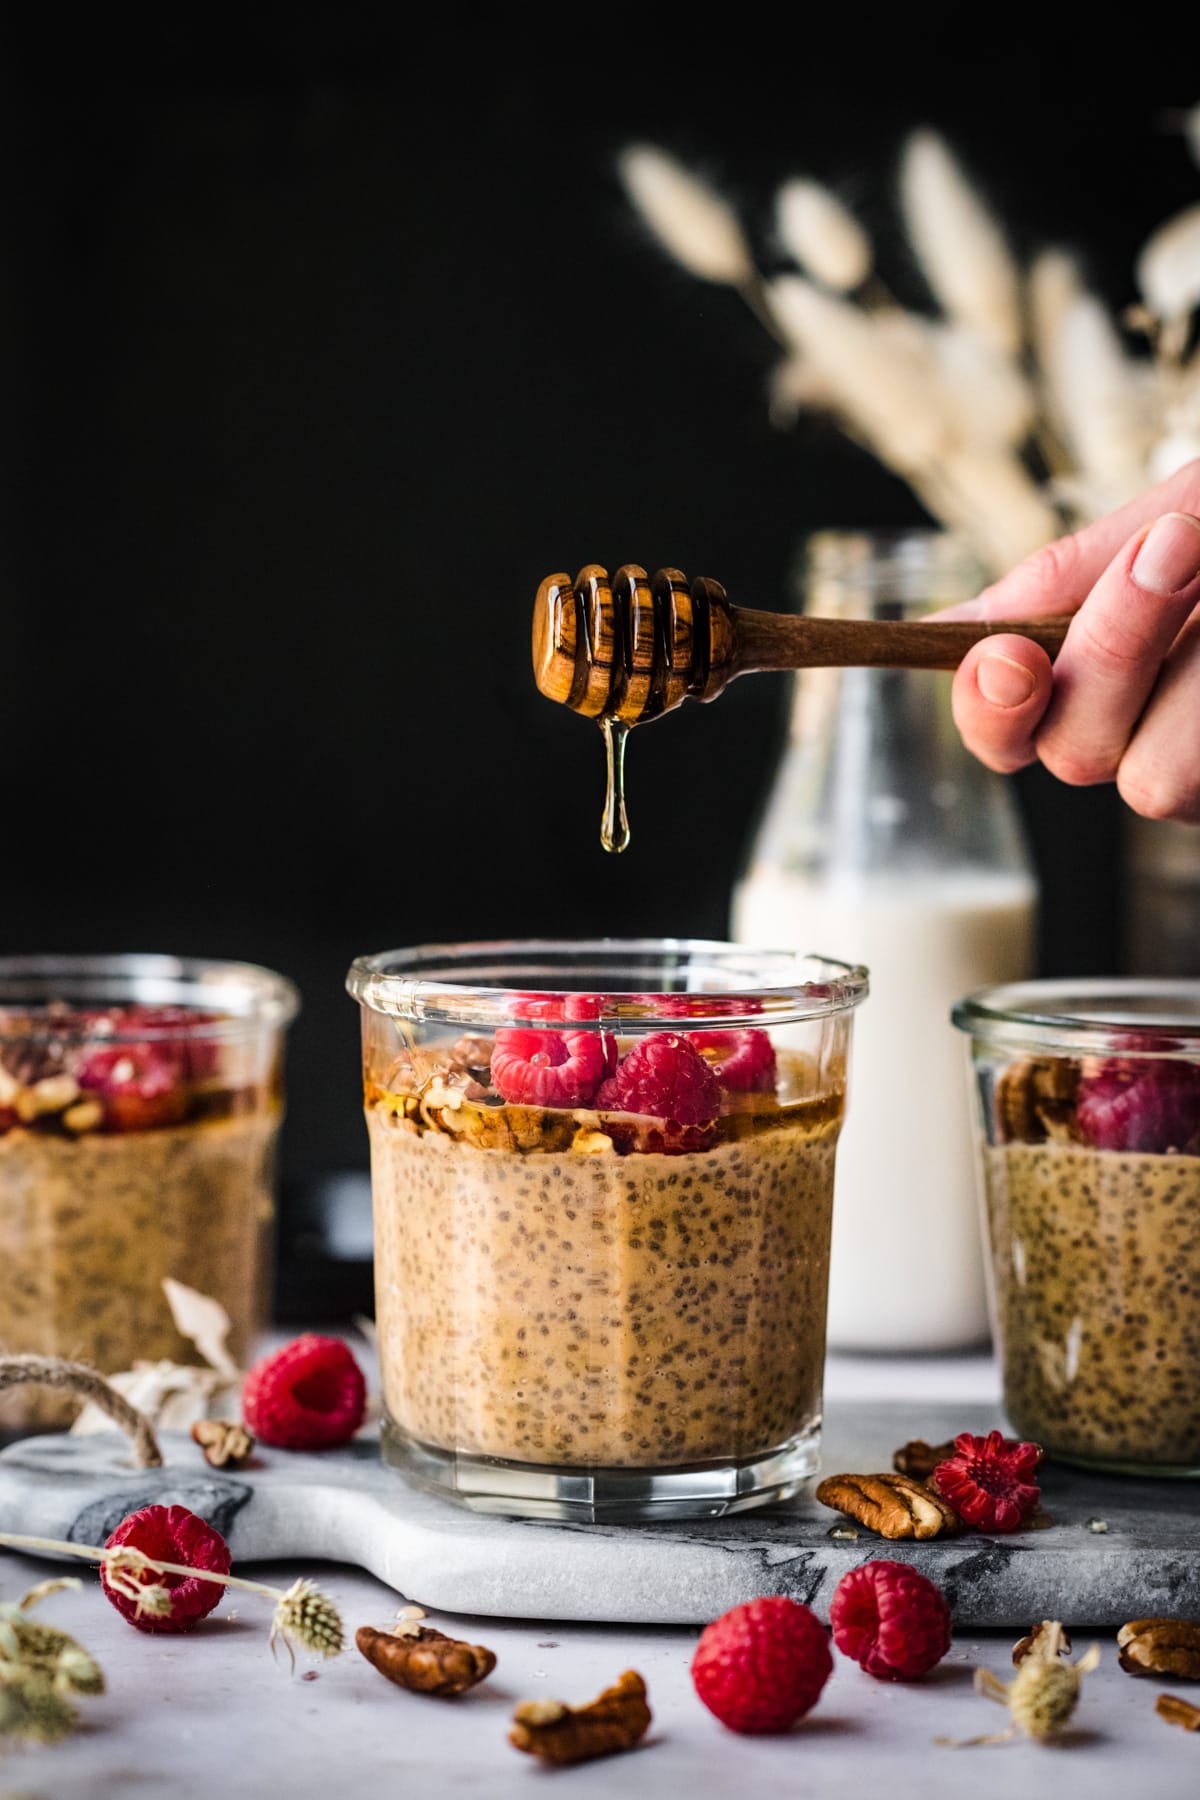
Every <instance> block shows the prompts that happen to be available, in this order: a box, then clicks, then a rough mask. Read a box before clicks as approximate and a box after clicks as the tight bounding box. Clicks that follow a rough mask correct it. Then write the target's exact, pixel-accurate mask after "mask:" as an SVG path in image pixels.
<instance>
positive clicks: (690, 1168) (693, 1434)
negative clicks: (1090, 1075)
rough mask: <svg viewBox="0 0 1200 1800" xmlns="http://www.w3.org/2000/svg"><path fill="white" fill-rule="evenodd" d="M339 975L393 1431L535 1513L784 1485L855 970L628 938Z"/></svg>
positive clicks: (719, 1498)
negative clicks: (413, 975)
mask: <svg viewBox="0 0 1200 1800" xmlns="http://www.w3.org/2000/svg"><path fill="white" fill-rule="evenodd" d="M422 960H424V962H425V965H426V967H427V968H428V970H429V973H428V974H426V973H425V968H421V969H419V970H418V971H417V973H418V974H419V976H420V977H421V978H420V979H416V980H413V979H410V978H409V973H408V971H409V970H410V969H412V968H413V965H414V963H420V962H421V961H422ZM514 965H515V966H514ZM393 969H394V970H395V972H393ZM556 972H558V973H561V975H562V976H565V977H567V978H569V979H571V980H572V981H573V983H574V986H573V987H572V988H570V989H567V988H564V989H562V990H556V991H551V990H549V989H547V988H537V989H536V990H534V991H527V988H526V984H527V983H529V986H530V987H532V983H531V982H530V980H529V978H530V977H531V976H532V977H533V978H534V979H535V980H536V979H537V978H539V977H540V978H542V979H543V980H544V979H545V978H546V977H547V976H549V975H551V974H552V973H556ZM772 978H773V979H774V981H775V983H776V984H777V985H774V986H772V985H770V983H771V980H772ZM668 979H669V980H670V981H672V982H676V983H678V985H679V989H680V990H682V991H673V990H670V989H668V990H667V991H657V990H656V991H650V992H642V991H640V990H641V989H642V988H643V987H645V988H647V989H650V988H653V986H654V984H655V983H656V982H662V983H663V985H664V987H665V986H666V982H667V980H668ZM602 981H603V982H606V983H608V984H610V985H609V986H608V987H607V989H606V991H602V992H596V991H592V987H591V984H592V983H595V984H596V985H597V987H598V986H599V984H600V982H602ZM702 983H703V984H704V988H705V989H706V990H707V991H696V990H697V989H699V988H700V987H701V984H702ZM743 983H745V984H746V986H745V989H743V988H742V984H743ZM349 986H350V990H351V992H352V993H354V994H355V996H356V997H357V998H359V999H360V1001H361V1002H362V1008H363V1014H362V1016H363V1036H364V1072H365V1088H366V1093H365V1099H366V1117H367V1127H368V1133H369V1137H370V1145H371V1180H372V1192H373V1199H374V1210H375V1290H376V1324H377V1328H378V1345H379V1359H380V1373H381V1381H382V1398H383V1442H384V1454H385V1456H386V1457H387V1458H388V1459H389V1460H390V1461H393V1462H395V1463H396V1464H397V1465H398V1466H399V1467H401V1468H403V1469H404V1470H405V1471H406V1472H407V1473H408V1474H409V1475H410V1476H412V1477H414V1478H415V1479H416V1480H418V1481H420V1482H422V1483H423V1484H424V1485H428V1486H432V1487H434V1488H435V1489H437V1490H438V1491H440V1492H443V1493H447V1494H450V1495H452V1496H453V1497H455V1498H458V1499H459V1500H461V1501H463V1502H464V1503H465V1504H468V1505H472V1506H476V1507H479V1508H481V1509H482V1510H495V1511H506V1512H510V1513H511V1512H515V1513H524V1514H542V1515H544V1516H553V1517H578V1518H584V1519H588V1518H610V1517H611V1518H618V1517H620V1518H650V1517H661V1516H667V1515H668V1514H674V1515H676V1516H679V1515H684V1514H689V1513H705V1512H708V1513H713V1512H723V1511H727V1510H730V1509H732V1508H740V1507H744V1506H749V1505H755V1504H760V1503H761V1502H762V1501H763V1500H765V1499H770V1498H777V1497H780V1496H781V1495H782V1494H784V1493H791V1492H794V1491H795V1490H796V1488H797V1486H798V1485H799V1483H800V1481H801V1480H803V1479H804V1478H805V1477H807V1476H808V1475H810V1474H811V1473H813V1471H814V1470H815V1468H816V1466H817V1449H818V1445H819V1439H820V1425H821V1388H822V1376H823V1366H824V1356H825V1309H826V1289H827V1282H828V1272H829V1242H830V1222H831V1208H832V1199H833V1174H834V1158H835V1154H836V1148H837V1141H838V1135H839V1132H840V1130H841V1126H842V1120H843V1115H844V1111H845V1098H846V1065H847V1059H848V1051H849V1036H850V1024H851V1009H852V1008H853V1006H855V1005H856V1004H857V1003H858V1001H859V1000H860V999H861V998H862V996H863V994H864V993H865V991H866V978H865V972H864V971H863V970H861V969H851V968H849V967H848V966H847V965H845V964H833V963H828V962H823V961H821V960H819V959H806V958H797V957H796V956H794V955H793V954H791V953H783V952H779V953H773V954H767V953H759V952H749V951H744V950H740V949H739V948H738V947H737V946H732V945H710V944H688V943H677V942H674V941H670V940H645V941H641V942H637V943H632V944H625V945H622V944H620V943H612V942H602V943H600V944H592V945H586V944H585V945H562V946H558V945H553V944H538V945H532V946H530V945H519V944H518V945H511V946H509V945H501V946H489V945H479V946H472V945H464V946H457V947H451V948H449V949H444V950H438V949H436V948H435V949H434V950H432V951H412V952H395V953H392V955H391V956H389V957H382V958H362V959H360V961H359V962H358V963H356V964H355V965H354V968H353V969H352V971H351V976H350V981H349ZM576 989H578V990H580V991H575V990H576ZM614 989H616V991H613V990H614ZM739 989H740V990H742V991H738V990H739ZM727 990H733V991H727Z"/></svg>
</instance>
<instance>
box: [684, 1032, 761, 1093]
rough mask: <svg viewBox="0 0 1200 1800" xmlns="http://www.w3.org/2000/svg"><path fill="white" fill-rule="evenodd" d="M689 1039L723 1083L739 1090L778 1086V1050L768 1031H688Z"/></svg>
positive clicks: (723, 1085)
mask: <svg viewBox="0 0 1200 1800" xmlns="http://www.w3.org/2000/svg"><path fill="white" fill-rule="evenodd" d="M688 1043H689V1044H691V1045H693V1047H694V1048H695V1049H697V1050H699V1052H700V1054H701V1056H703V1057H704V1060H705V1061H706V1062H708V1063H710V1064H711V1065H712V1067H713V1069H714V1070H715V1071H716V1076H717V1080H718V1081H719V1082H720V1083H721V1086H722V1087H727V1088H733V1089H735V1090H736V1091H737V1092H738V1093H743V1094H749V1093H755V1094H769V1093H773V1092H774V1089H775V1050H774V1047H773V1045H772V1043H771V1040H770V1038H769V1037H768V1036H767V1034H766V1032H765V1031H756V1030H753V1029H747V1030H744V1031H689V1032H688Z"/></svg>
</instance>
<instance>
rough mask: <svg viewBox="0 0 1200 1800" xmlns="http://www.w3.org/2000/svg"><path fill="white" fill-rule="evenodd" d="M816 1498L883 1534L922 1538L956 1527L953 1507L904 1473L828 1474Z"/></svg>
mask: <svg viewBox="0 0 1200 1800" xmlns="http://www.w3.org/2000/svg"><path fill="white" fill-rule="evenodd" d="M817 1499H818V1500H819V1501H820V1502H821V1504H822V1506H830V1507H832V1508H833V1510H834V1511H835V1512H840V1513H845V1515H846V1517H847V1518H849V1519H855V1520H857V1522H858V1523H859V1524H860V1525H867V1526H869V1527H870V1529H871V1530H872V1531H877V1532H878V1533H879V1535H880V1536H881V1537H885V1538H917V1539H921V1540H924V1539H927V1538H935V1537H941V1536H943V1535H944V1534H945V1533H947V1532H952V1531H956V1530H957V1529H958V1516H957V1514H956V1513H955V1511H954V1509H953V1507H951V1506H949V1505H947V1503H946V1501H945V1500H943V1499H942V1497H941V1495H940V1494H935V1493H934V1492H933V1490H932V1489H931V1488H927V1487H925V1486H923V1485H922V1483H921V1482H919V1481H911V1480H910V1479H909V1478H908V1476H907V1475H891V1474H885V1475H829V1476H827V1477H826V1478H825V1480H824V1481H823V1482H821V1484H820V1486H819V1487H818V1488H817Z"/></svg>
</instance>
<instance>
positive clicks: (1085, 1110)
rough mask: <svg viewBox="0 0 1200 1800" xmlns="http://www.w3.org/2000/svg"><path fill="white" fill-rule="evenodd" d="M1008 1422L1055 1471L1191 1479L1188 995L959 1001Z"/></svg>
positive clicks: (1195, 1372) (1196, 995) (1199, 1122)
mask: <svg viewBox="0 0 1200 1800" xmlns="http://www.w3.org/2000/svg"><path fill="white" fill-rule="evenodd" d="M953 1018H954V1022H955V1024H956V1025H958V1026H959V1027H960V1029H961V1030H963V1031H965V1032H969V1033H970V1037H971V1051H972V1062H973V1067H974V1074H975V1081H974V1084H973V1085H974V1089H975V1094H976V1102H977V1104H976V1120H977V1125H978V1145H979V1160H980V1170H981V1178H982V1191H983V1196H984V1200H985V1205H986V1213H987V1225H988V1231H989V1235H990V1241H991V1270H992V1305H993V1311H994V1322H995V1327H996V1337H997V1343H998V1345H999V1349H1000V1354H1001V1360H1002V1364H1003V1374H1004V1398H1005V1408H1006V1410H1007V1412H1008V1416H1009V1418H1010V1420H1011V1421H1012V1424H1013V1426H1014V1428H1015V1429H1016V1430H1017V1432H1018V1433H1019V1434H1020V1435H1021V1436H1022V1437H1024V1438H1030V1439H1033V1440H1035V1441H1036V1442H1038V1443H1039V1444H1041V1445H1042V1446H1043V1448H1044V1449H1045V1450H1046V1452H1047V1454H1048V1455H1049V1456H1052V1457H1055V1458H1057V1459H1059V1460H1060V1461H1062V1462H1072V1463H1081V1464H1084V1465H1086V1466H1094V1467H1098V1468H1106V1469H1115V1470H1120V1471H1124V1472H1126V1473H1129V1474H1144V1475H1190V1476H1200V982H1195V981H1173V982H1151V981H1143V980H1111V981H1086V982H1071V981H1035V982H1027V983H1023V984H1016V985H1011V986H1005V987H994V988H988V989H985V990H982V991H980V992H979V993H976V994H972V995H970V996H968V997H967V998H966V999H964V1000H961V1001H960V1002H959V1003H958V1005H957V1006H956V1007H955V1008H954V1012H953Z"/></svg>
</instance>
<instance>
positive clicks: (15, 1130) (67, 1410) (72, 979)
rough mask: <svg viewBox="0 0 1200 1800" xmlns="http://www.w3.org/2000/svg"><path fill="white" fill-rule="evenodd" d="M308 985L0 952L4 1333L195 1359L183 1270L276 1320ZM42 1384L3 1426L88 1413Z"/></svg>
mask: <svg viewBox="0 0 1200 1800" xmlns="http://www.w3.org/2000/svg"><path fill="white" fill-rule="evenodd" d="M296 1006H297V996H296V992H295V989H294V988H293V987H292V985H291V983H290V982H288V981H286V980H285V979H284V978H283V977H282V976H280V975H275V974H272V973H271V972H270V971H269V970H267V969H259V968H255V967H253V966H252V965H250V964H247V963H221V962H195V961H183V960H179V959H177V958H175V957H170V956H90V957H80V956H37V957H35V956H25V957H18V956H10V957H4V958H0V1258H2V1263H0V1266H2V1267H3V1271H4V1279H3V1281H0V1344H3V1346H4V1348H5V1349H6V1350H7V1351H10V1352H22V1353H27V1354H38V1355H42V1356H62V1357H67V1358H71V1359H77V1360H82V1361H85V1362H88V1363H91V1364H92V1365H93V1366H94V1367H95V1368H98V1369H99V1370H100V1371H101V1372H102V1373H104V1374H112V1373H115V1372H116V1371H118V1370H121V1369H128V1368H131V1367H132V1365H133V1363H134V1362H135V1361H137V1360H143V1359H144V1360H146V1361H150V1362H155V1361H157V1360H159V1359H160V1358H170V1359H172V1360H175V1361H179V1362H188V1361H191V1360H194V1357H195V1350H194V1347H193V1346H192V1345H191V1344H189V1343H188V1342H187V1340H186V1339H184V1338H182V1337H181V1336H180V1335H179V1333H178V1332H177V1331H176V1329H175V1326H174V1323H173V1320H172V1316H171V1311H170V1308H169V1307H168V1305H167V1300H166V1296H165V1294H164V1292H163V1287H162V1283H163V1278H164V1277H165V1276H172V1277H174V1279H175V1280H177V1281H181V1282H185V1283H186V1284H187V1285H188V1286H189V1287H193V1288H197V1289H199V1291H200V1292H202V1293H205V1294H209V1295H211V1296H212V1297H213V1298H214V1299H215V1300H218V1301H220V1303H221V1305H222V1306H223V1307H224V1308H225V1309H226V1311H227V1312H228V1314H229V1317H230V1322H231V1332H230V1339H229V1349H230V1352H231V1354H232V1355H233V1356H234V1358H235V1359H237V1360H238V1361H244V1360H245V1358H246V1353H247V1351H248V1350H249V1347H250V1343H251V1340H252V1339H253V1338H254V1336H255V1335H256V1334H257V1333H258V1332H259V1331H260V1330H261V1329H262V1327H263V1326H264V1324H265V1323H266V1317H267V1301H268V1296H269V1279H270V1263H269V1257H270V1249H271V1243H272V1232H271V1227H272V1220H273V1212H274V1168H275V1146H276V1139H277V1137H278V1132H279V1122H280V1116H281V1108H282V1048H283V1032H284V1028H285V1027H286V1026H287V1024H288V1022H289V1020H290V1019H291V1018H292V1017H293V1015H294V1013H295V1011H296ZM77 1408H78V1402H77V1401H76V1400H73V1399H71V1398H69V1397H68V1398H64V1397H63V1396H62V1395H61V1394H58V1393H54V1392H52V1391H51V1390H49V1389H41V1388H33V1387H24V1388H20V1389H17V1390H14V1391H13V1392H11V1393H9V1394H5V1395H3V1396H0V1429H20V1430H33V1429H45V1428H47V1427H50V1426H59V1425H65V1424H68V1423H69V1422H70V1419H71V1418H72V1417H73V1415H74V1413H75V1411H76V1410H77Z"/></svg>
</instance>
